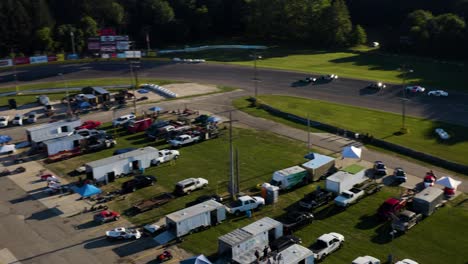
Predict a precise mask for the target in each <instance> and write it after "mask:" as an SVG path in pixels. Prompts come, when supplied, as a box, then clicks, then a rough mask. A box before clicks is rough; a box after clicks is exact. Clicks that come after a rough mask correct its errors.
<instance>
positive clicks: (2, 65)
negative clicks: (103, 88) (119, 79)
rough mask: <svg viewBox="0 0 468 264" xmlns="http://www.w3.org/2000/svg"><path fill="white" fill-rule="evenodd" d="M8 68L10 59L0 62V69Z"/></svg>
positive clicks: (10, 63)
mask: <svg viewBox="0 0 468 264" xmlns="http://www.w3.org/2000/svg"><path fill="white" fill-rule="evenodd" d="M124 58H125V55H124ZM8 66H13V60H11V59H6V60H0V67H8Z"/></svg>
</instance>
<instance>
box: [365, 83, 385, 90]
mask: <svg viewBox="0 0 468 264" xmlns="http://www.w3.org/2000/svg"><path fill="white" fill-rule="evenodd" d="M385 87H387V85H385V84H384V83H381V82H375V83H371V84H369V85H368V86H367V88H370V89H379V90H380V89H384V88H385Z"/></svg>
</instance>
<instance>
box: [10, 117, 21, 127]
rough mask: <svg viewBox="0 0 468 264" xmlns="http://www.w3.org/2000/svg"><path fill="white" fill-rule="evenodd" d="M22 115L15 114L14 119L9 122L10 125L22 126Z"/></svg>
mask: <svg viewBox="0 0 468 264" xmlns="http://www.w3.org/2000/svg"><path fill="white" fill-rule="evenodd" d="M23 118H24V117H23V115H22V114H16V115H15V117H14V118H13V120H12V121H11V123H12V124H13V125H17V126H22V125H23Z"/></svg>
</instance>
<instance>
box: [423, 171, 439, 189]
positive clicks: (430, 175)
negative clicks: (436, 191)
mask: <svg viewBox="0 0 468 264" xmlns="http://www.w3.org/2000/svg"><path fill="white" fill-rule="evenodd" d="M436 181H437V177H436V176H435V174H434V172H432V171H429V172H426V176H425V177H424V181H423V182H424V187H425V188H427V187H430V186H434V184H435V182H436Z"/></svg>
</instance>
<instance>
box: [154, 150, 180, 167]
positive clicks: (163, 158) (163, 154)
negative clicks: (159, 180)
mask: <svg viewBox="0 0 468 264" xmlns="http://www.w3.org/2000/svg"><path fill="white" fill-rule="evenodd" d="M179 156H180V152H179V151H177V150H170V149H162V150H160V151H159V157H158V158H157V159H154V160H152V161H151V165H154V166H158V165H159V164H161V163H164V162H168V161H171V160H176V159H178V158H179Z"/></svg>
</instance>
